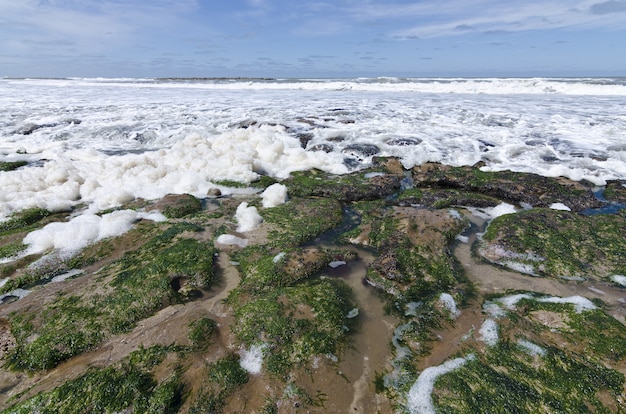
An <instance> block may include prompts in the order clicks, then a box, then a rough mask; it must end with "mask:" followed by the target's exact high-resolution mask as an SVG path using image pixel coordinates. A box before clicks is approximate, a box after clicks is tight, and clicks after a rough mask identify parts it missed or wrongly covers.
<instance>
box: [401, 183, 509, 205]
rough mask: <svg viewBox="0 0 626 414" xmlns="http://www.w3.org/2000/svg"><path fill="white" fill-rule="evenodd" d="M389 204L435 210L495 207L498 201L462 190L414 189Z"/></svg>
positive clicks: (403, 193)
mask: <svg viewBox="0 0 626 414" xmlns="http://www.w3.org/2000/svg"><path fill="white" fill-rule="evenodd" d="M391 203H393V204H395V205H399V206H404V207H408V206H414V205H420V206H424V207H431V208H435V209H440V208H447V207H452V206H464V207H477V208H487V207H495V206H497V205H498V204H500V200H498V199H496V198H494V197H490V196H487V195H483V194H479V193H473V192H470V191H464V190H455V189H433V188H414V189H409V190H405V191H402V192H401V193H400V194H399V195H398V198H397V199H395V200H391Z"/></svg>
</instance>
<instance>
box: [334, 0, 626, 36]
mask: <svg viewBox="0 0 626 414" xmlns="http://www.w3.org/2000/svg"><path fill="white" fill-rule="evenodd" d="M594 3H595V4H594ZM622 11H626V1H624V0H609V1H606V2H601V3H598V2H597V0H596V1H593V0H592V1H589V0H579V1H577V2H573V1H568V0H549V1H545V0H543V1H541V0H530V1H526V2H501V1H496V0H474V1H465V0H452V1H447V2H440V1H434V0H427V1H423V2H419V3H412V4H401V3H396V4H389V3H386V2H376V3H373V2H370V3H369V4H367V5H365V6H362V7H359V6H357V7H354V8H351V9H346V12H347V13H348V14H349V15H351V16H352V18H353V19H355V20H357V21H385V20H392V19H398V20H399V21H400V20H401V21H402V23H401V24H398V26H400V27H402V26H405V28H399V29H398V30H396V31H394V32H392V33H391V34H392V35H393V36H395V37H398V38H432V37H439V36H452V35H459V34H464V33H467V32H468V31H474V32H479V33H483V32H519V31H528V30H550V29H569V28H600V29H621V28H623V27H624V25H625V24H626V13H620V12H622ZM460 29H463V30H460Z"/></svg>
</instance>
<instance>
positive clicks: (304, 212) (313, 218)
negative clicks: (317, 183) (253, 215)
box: [260, 198, 343, 248]
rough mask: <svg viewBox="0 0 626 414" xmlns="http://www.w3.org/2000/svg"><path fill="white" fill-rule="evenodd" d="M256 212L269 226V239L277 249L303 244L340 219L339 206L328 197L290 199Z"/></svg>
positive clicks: (335, 224) (328, 228)
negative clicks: (270, 229)
mask: <svg viewBox="0 0 626 414" xmlns="http://www.w3.org/2000/svg"><path fill="white" fill-rule="evenodd" d="M260 213H261V215H262V217H263V220H264V221H265V222H267V223H270V224H272V225H273V230H272V231H271V235H270V239H271V240H272V241H271V243H272V245H273V246H274V247H277V248H285V247H292V246H298V245H300V244H303V243H305V242H307V241H309V240H311V239H313V238H315V237H316V236H319V235H320V234H322V233H323V232H325V231H327V230H330V229H332V228H334V227H335V226H337V225H338V224H339V223H340V222H341V219H342V217H343V215H342V214H343V212H342V209H341V206H340V204H339V203H338V202H337V201H336V200H333V199H329V198H313V199H302V198H293V199H291V200H290V201H289V202H288V203H285V204H283V205H280V206H277V207H272V208H267V209H264V210H262V211H261V212H260Z"/></svg>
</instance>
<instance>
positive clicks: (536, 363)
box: [433, 342, 624, 413]
mask: <svg viewBox="0 0 626 414" xmlns="http://www.w3.org/2000/svg"><path fill="white" fill-rule="evenodd" d="M623 384H624V377H623V375H622V374H620V373H618V372H617V371H614V370H610V369H608V368H605V367H603V366H601V365H598V364H594V363H590V362H587V361H585V360H583V359H580V358H576V357H573V356H572V355H569V354H567V353H566V352H564V351H561V350H559V349H557V348H554V347H549V348H546V354H545V356H541V357H530V356H528V355H527V354H525V353H524V352H523V351H520V350H519V348H518V347H517V346H516V345H515V344H513V343H510V342H500V343H499V344H498V345H496V346H495V347H492V348H489V349H488V350H487V352H486V353H485V354H484V355H482V356H481V357H479V358H475V359H473V360H470V361H468V362H467V363H466V364H465V365H463V367H461V368H460V369H458V370H456V371H453V372H452V373H449V374H446V375H444V376H442V377H440V378H438V379H437V381H436V383H435V387H436V391H435V393H434V395H433V401H434V403H435V405H436V406H437V412H441V413H476V412H494V413H535V412H559V413H582V412H600V413H609V412H611V410H609V409H608V408H607V407H606V406H605V405H604V403H603V402H602V401H601V400H600V398H599V397H598V394H599V393H606V394H607V395H610V396H611V399H613V401H614V403H615V402H616V399H617V397H618V396H619V395H620V394H621V392H622V390H623Z"/></svg>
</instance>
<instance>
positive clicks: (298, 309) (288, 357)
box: [233, 279, 355, 375]
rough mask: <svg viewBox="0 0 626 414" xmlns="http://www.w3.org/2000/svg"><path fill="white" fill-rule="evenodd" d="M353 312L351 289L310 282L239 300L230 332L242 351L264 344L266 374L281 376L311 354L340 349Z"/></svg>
mask: <svg viewBox="0 0 626 414" xmlns="http://www.w3.org/2000/svg"><path fill="white" fill-rule="evenodd" d="M353 308H354V301H353V299H352V293H351V290H350V289H349V287H348V286H347V285H345V284H344V283H343V282H342V281H339V280H331V279H322V280H315V281H311V282H307V283H301V284H298V285H295V286H291V287H286V288H281V289H274V290H272V291H270V292H267V293H266V294H265V295H263V296H261V297H258V298H254V299H252V300H249V301H245V302H240V301H238V303H237V304H236V305H235V318H236V323H234V324H233V331H234V332H235V334H236V335H237V337H238V338H239V340H240V341H242V342H243V343H244V344H245V345H246V346H252V345H260V344H264V346H265V347H266V349H267V352H266V360H265V364H264V365H265V367H266V369H267V370H268V371H269V372H270V373H272V374H276V375H283V374H285V373H287V372H288V371H289V370H290V369H292V368H294V367H299V366H302V365H303V364H305V363H306V362H309V361H310V360H311V356H313V355H326V354H337V353H338V352H339V351H340V350H341V349H343V347H344V346H345V345H346V344H347V340H348V337H349V335H350V333H351V329H349V328H350V327H351V326H353V325H354V323H355V320H354V319H350V318H348V314H349V312H350V310H352V309H353Z"/></svg>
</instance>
